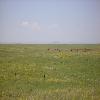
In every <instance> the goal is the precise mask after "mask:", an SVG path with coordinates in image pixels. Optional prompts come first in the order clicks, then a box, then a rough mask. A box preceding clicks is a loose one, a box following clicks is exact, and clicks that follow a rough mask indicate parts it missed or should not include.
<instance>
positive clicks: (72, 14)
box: [0, 0, 100, 43]
mask: <svg viewBox="0 0 100 100" xmlns="http://www.w3.org/2000/svg"><path fill="white" fill-rule="evenodd" d="M0 43H100V0H0Z"/></svg>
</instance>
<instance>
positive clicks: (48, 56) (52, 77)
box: [0, 44, 100, 100]
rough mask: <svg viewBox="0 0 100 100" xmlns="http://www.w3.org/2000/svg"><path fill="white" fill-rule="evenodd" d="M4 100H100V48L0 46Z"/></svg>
mask: <svg viewBox="0 0 100 100" xmlns="http://www.w3.org/2000/svg"><path fill="white" fill-rule="evenodd" d="M0 100H100V45H99V44H87V45H84V44H83V45H82V44H77V45H74V44H73V45H71V44H69V45H67V44H0Z"/></svg>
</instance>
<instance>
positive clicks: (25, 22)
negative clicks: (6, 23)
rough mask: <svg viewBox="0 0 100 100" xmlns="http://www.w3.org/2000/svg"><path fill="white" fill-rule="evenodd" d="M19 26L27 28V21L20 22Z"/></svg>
mask: <svg viewBox="0 0 100 100" xmlns="http://www.w3.org/2000/svg"><path fill="white" fill-rule="evenodd" d="M21 26H23V27H27V26H29V22H28V21H23V22H21Z"/></svg>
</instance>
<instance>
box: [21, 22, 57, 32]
mask: <svg viewBox="0 0 100 100" xmlns="http://www.w3.org/2000/svg"><path fill="white" fill-rule="evenodd" d="M21 26H22V27H24V28H28V29H30V30H31V31H32V32H51V33H54V32H58V30H59V25H58V24H51V25H41V24H40V23H39V22H38V21H34V22H32V21H22V22H21Z"/></svg>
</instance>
